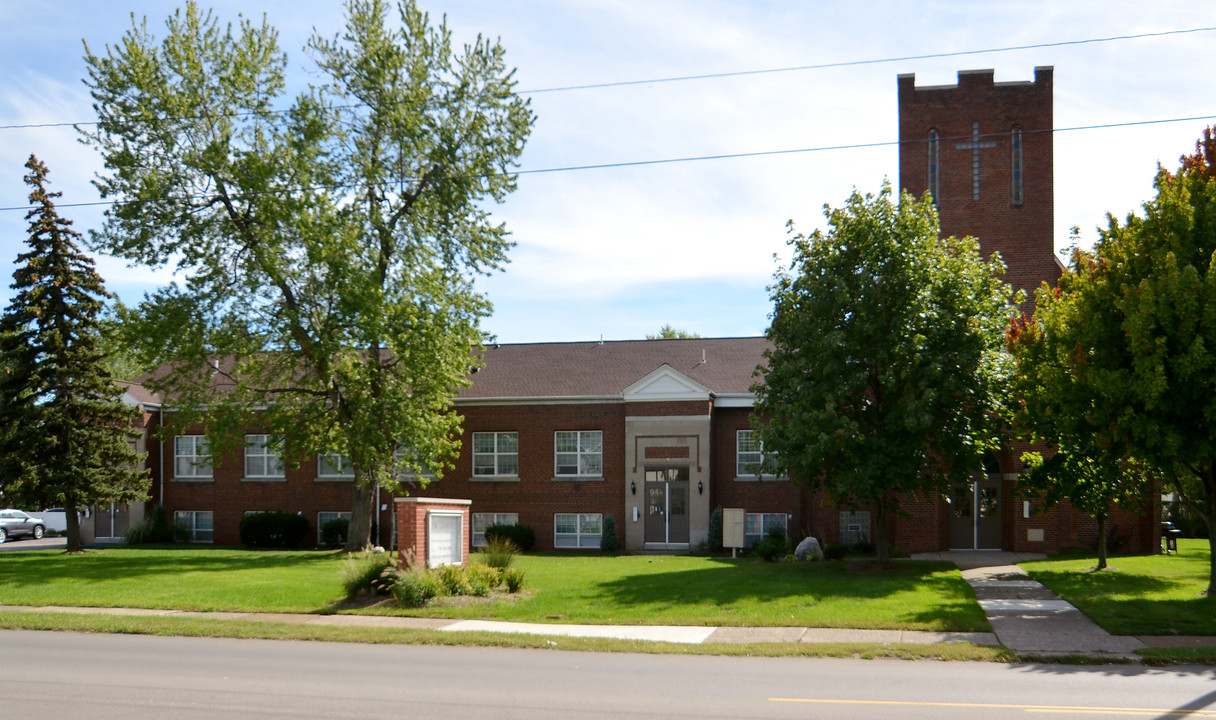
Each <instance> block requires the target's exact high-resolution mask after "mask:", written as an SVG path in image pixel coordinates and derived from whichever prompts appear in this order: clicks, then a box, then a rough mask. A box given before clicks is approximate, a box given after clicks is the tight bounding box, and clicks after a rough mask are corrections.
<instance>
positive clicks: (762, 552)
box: [752, 538, 785, 562]
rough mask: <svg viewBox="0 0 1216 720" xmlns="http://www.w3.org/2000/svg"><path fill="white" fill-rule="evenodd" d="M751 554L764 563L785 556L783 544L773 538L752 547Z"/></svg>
mask: <svg viewBox="0 0 1216 720" xmlns="http://www.w3.org/2000/svg"><path fill="white" fill-rule="evenodd" d="M752 552H753V553H755V554H756V557H758V558H760V559H761V560H763V561H765V562H775V561H776V560H777V558H779V557H781V556H782V555H784V554H785V543H783V542H781V541H780V540H774V539H773V538H765V539H763V540H761V541H759V542H757V543H756V544H755V545H752Z"/></svg>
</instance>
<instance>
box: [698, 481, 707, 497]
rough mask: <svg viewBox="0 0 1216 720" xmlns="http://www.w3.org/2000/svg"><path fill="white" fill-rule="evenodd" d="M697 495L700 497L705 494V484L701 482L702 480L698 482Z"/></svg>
mask: <svg viewBox="0 0 1216 720" xmlns="http://www.w3.org/2000/svg"><path fill="white" fill-rule="evenodd" d="M697 494H698V495H704V494H705V483H703V482H701V481H700V480H698V481H697Z"/></svg>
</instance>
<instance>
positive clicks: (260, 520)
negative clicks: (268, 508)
mask: <svg viewBox="0 0 1216 720" xmlns="http://www.w3.org/2000/svg"><path fill="white" fill-rule="evenodd" d="M307 535H308V520H307V519H306V518H305V517H304V516H303V515H293V514H292V513H286V512H263V513H254V514H252V515H246V516H245V517H243V518H241V543H242V544H244V545H245V546H246V547H257V548H297V547H300V543H302V542H303V541H304V538H305V536H307Z"/></svg>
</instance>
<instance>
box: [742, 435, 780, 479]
mask: <svg viewBox="0 0 1216 720" xmlns="http://www.w3.org/2000/svg"><path fill="white" fill-rule="evenodd" d="M773 456H774V454H773V453H766V452H764V443H763V442H761V441H760V438H758V437H756V432H755V431H754V430H740V431H738V432H737V433H736V434H735V476H736V477H747V476H749V475H750V476H752V477H755V476H757V475H762V476H767V477H771V476H772V475H773V467H774V465H773V459H774V457H773Z"/></svg>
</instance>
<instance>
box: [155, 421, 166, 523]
mask: <svg viewBox="0 0 1216 720" xmlns="http://www.w3.org/2000/svg"><path fill="white" fill-rule="evenodd" d="M157 413H159V415H160V419H159V420H157V424H156V433H157V434H158V435H160V457H158V458H157V459H156V464H157V468H156V472H157V475H158V476H159V477H160V506H161V507H162V508H163V507H164V506H165V433H164V429H165V404H164V403H161V404H160V407H159V408H158V409H157Z"/></svg>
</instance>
